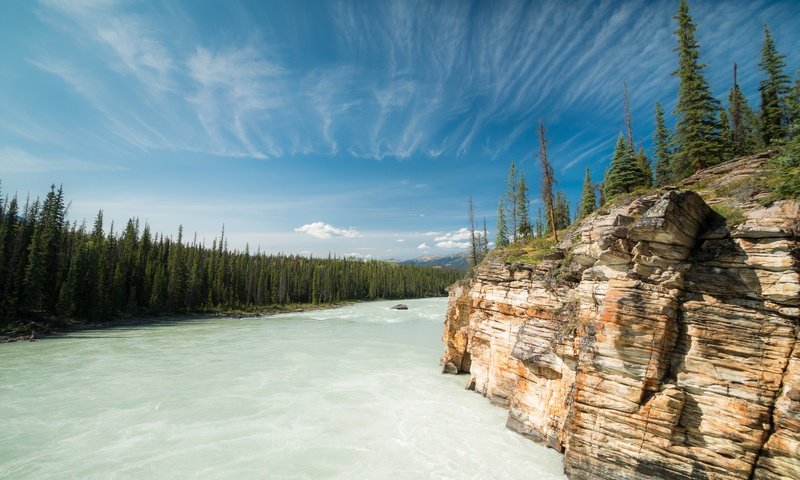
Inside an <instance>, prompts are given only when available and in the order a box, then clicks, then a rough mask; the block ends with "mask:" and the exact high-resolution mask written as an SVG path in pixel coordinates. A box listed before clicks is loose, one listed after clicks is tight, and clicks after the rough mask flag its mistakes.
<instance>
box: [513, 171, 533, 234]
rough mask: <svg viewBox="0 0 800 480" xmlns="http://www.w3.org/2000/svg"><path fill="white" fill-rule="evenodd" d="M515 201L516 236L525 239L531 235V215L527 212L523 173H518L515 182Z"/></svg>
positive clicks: (526, 195) (526, 188)
mask: <svg viewBox="0 0 800 480" xmlns="http://www.w3.org/2000/svg"><path fill="white" fill-rule="evenodd" d="M516 203H517V208H516V211H517V217H518V223H519V224H518V227H517V236H518V237H519V239H525V238H528V237H530V236H531V233H532V232H531V230H532V229H531V217H530V214H528V183H527V182H526V181H525V174H524V173H520V174H519V180H518V182H517V195H516Z"/></svg>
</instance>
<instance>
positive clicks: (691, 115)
mask: <svg viewBox="0 0 800 480" xmlns="http://www.w3.org/2000/svg"><path fill="white" fill-rule="evenodd" d="M674 18H675V20H677V22H678V29H677V30H676V31H675V35H676V36H677V37H678V47H677V48H676V51H677V52H678V57H679V60H678V69H677V70H676V71H675V72H673V75H675V76H677V77H678V79H679V81H680V86H679V88H678V103H677V105H676V107H675V115H676V116H677V118H678V121H677V124H676V125H675V136H674V140H675V146H676V151H675V154H674V157H673V168H672V169H673V173H674V174H675V175H676V180H678V179H681V178H684V177H686V176H689V175H691V174H692V173H694V172H696V171H698V170H701V169H703V168H706V167H708V166H711V165H714V164H716V163H718V162H719V161H720V158H721V157H720V141H719V121H718V115H717V110H719V101H718V100H717V99H716V98H714V97H713V96H712V95H711V90H710V89H709V86H708V83H707V82H706V79H705V77H704V76H703V69H704V68H705V65H703V64H702V63H700V61H699V59H700V47H699V45H698V43H697V40H696V39H695V29H696V26H695V24H694V23H693V22H692V18H691V17H690V16H689V5H688V3H687V1H686V0H680V4H679V6H678V13H677V15H675V17H674Z"/></svg>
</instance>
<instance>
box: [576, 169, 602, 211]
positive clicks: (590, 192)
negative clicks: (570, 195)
mask: <svg viewBox="0 0 800 480" xmlns="http://www.w3.org/2000/svg"><path fill="white" fill-rule="evenodd" d="M595 210H597V203H596V200H595V196H594V184H593V183H592V177H591V175H590V174H589V167H586V175H585V176H584V177H583V190H582V192H581V204H580V210H579V211H578V216H577V219H578V220H579V221H580V220H582V219H584V218H586V217H588V216H589V215H591V214H592V212H594V211H595Z"/></svg>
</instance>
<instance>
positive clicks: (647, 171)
mask: <svg viewBox="0 0 800 480" xmlns="http://www.w3.org/2000/svg"><path fill="white" fill-rule="evenodd" d="M634 158H635V160H636V166H637V167H639V175H640V177H639V182H638V183H639V184H638V185H637V186H639V187H645V188H650V187H652V186H653V167H652V166H650V158H648V157H647V153H646V152H645V151H644V147H639V151H638V152H636V156H635V157H634Z"/></svg>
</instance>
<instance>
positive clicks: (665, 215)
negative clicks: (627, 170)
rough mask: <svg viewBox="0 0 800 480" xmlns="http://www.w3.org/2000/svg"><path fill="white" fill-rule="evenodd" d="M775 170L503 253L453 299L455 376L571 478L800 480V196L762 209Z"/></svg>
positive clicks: (708, 175)
mask: <svg viewBox="0 0 800 480" xmlns="http://www.w3.org/2000/svg"><path fill="white" fill-rule="evenodd" d="M765 161H766V156H761V157H752V158H747V159H743V160H739V161H737V162H731V163H728V164H725V165H722V166H720V167H717V168H715V169H712V170H708V171H705V172H702V173H701V174H698V175H696V176H694V177H692V178H690V179H688V180H687V181H685V182H684V183H683V184H682V185H680V186H678V187H677V188H675V189H673V190H667V191H662V192H659V193H656V194H652V195H646V196H641V197H631V198H628V199H624V200H622V201H619V202H617V203H616V204H615V205H614V206H612V207H608V208H606V209H605V210H602V211H599V212H597V213H595V214H593V215H592V216H590V217H589V218H588V219H586V220H585V221H583V222H582V223H581V224H580V225H579V226H578V227H577V228H576V229H575V230H574V231H572V232H571V233H570V234H569V235H568V236H567V238H566V239H565V240H563V241H562V242H561V243H560V244H559V245H557V246H555V247H556V248H553V249H552V250H551V251H548V252H546V254H544V255H539V256H538V257H536V258H535V259H531V258H530V257H527V258H526V257H524V256H523V257H521V258H520V259H514V258H508V257H503V256H502V254H499V255H498V254H496V255H492V256H490V258H489V259H487V260H486V261H485V262H484V263H483V264H482V265H481V266H480V267H479V268H478V269H477V271H476V272H475V274H474V277H473V278H472V280H471V281H470V282H468V283H465V284H462V285H458V286H454V287H453V288H452V290H451V292H450V303H449V307H448V312H447V317H446V320H445V331H444V341H445V345H446V347H445V354H444V357H443V358H442V365H443V367H444V370H445V372H448V373H461V372H466V373H469V384H468V388H471V389H474V390H475V391H476V392H478V393H480V394H482V395H484V396H486V397H487V398H488V399H489V400H491V401H492V402H494V403H497V404H499V405H502V406H504V407H507V408H508V412H509V414H508V422H507V426H508V427H509V428H511V429H512V430H515V431H517V432H519V433H521V434H523V435H526V436H528V437H530V438H532V439H534V440H535V441H537V442H541V443H544V444H546V445H548V446H550V447H552V448H555V449H557V450H560V451H563V452H564V462H565V469H566V472H567V475H568V476H569V478H571V479H608V480H619V479H648V478H649V479H723V478H724V479H732V478H741V479H751V478H752V479H779V478H780V479H800V343H799V342H798V330H799V329H800V326H799V323H798V314H799V313H800V276H799V275H798V272H799V271H800V236H799V234H798V232H799V231H800V220H798V218H800V204H798V202H796V201H792V200H782V201H777V202H773V203H771V204H769V203H767V202H765V201H764V199H765V197H766V195H767V194H766V193H764V190H765V189H764V183H763V177H762V173H763V171H764V167H765ZM696 192H699V193H696ZM765 203H767V205H768V206H764V204H765ZM724 217H727V222H726V219H725V218H724Z"/></svg>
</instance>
